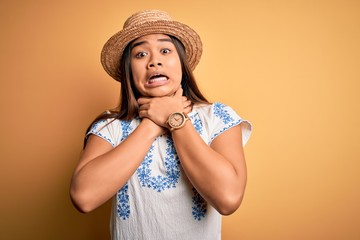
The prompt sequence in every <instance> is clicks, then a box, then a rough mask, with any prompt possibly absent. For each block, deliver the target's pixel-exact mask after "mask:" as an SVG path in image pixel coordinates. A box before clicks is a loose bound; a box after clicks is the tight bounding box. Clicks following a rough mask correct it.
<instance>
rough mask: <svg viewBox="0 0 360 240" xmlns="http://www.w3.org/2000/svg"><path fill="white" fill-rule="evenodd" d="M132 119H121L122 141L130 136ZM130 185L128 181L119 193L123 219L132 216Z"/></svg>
mask: <svg viewBox="0 0 360 240" xmlns="http://www.w3.org/2000/svg"><path fill="white" fill-rule="evenodd" d="M130 124H131V121H120V126H121V131H122V133H123V135H122V138H121V141H123V140H124V139H125V138H127V137H128V136H129V134H130V133H131V131H132V130H133V128H132V127H131V126H130ZM128 190H129V185H128V183H126V184H125V185H124V186H123V187H122V188H121V189H120V190H119V191H118V193H117V214H118V216H119V217H120V218H121V219H122V220H126V219H128V218H129V216H130V204H129V193H128Z"/></svg>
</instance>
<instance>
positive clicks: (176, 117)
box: [166, 112, 189, 131]
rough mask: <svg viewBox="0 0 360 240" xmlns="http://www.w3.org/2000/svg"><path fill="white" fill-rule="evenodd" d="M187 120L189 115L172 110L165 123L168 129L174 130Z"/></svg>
mask: <svg viewBox="0 0 360 240" xmlns="http://www.w3.org/2000/svg"><path fill="white" fill-rule="evenodd" d="M187 120H189V117H188V116H187V114H186V113H183V112H174V113H172V114H170V116H169V118H168V120H167V121H166V123H167V124H168V125H169V127H170V131H174V130H175V129H179V128H182V127H183V126H184V125H185V123H186V121H187Z"/></svg>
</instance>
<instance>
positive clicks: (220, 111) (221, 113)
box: [214, 102, 234, 124]
mask: <svg viewBox="0 0 360 240" xmlns="http://www.w3.org/2000/svg"><path fill="white" fill-rule="evenodd" d="M225 107H226V106H225V105H224V104H222V103H219V102H217V103H214V114H215V116H217V117H218V118H220V119H221V120H222V121H223V122H224V123H225V124H228V123H229V122H232V121H234V119H233V118H232V117H231V115H230V114H229V112H228V111H227V110H226V109H225Z"/></svg>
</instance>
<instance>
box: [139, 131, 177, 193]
mask: <svg viewBox="0 0 360 240" xmlns="http://www.w3.org/2000/svg"><path fill="white" fill-rule="evenodd" d="M166 145H167V148H166V157H165V161H164V165H165V168H166V171H165V176H161V175H158V176H151V168H150V164H151V163H152V158H153V150H154V145H153V146H151V148H150V150H149V152H148V153H147V155H146V156H145V159H144V161H143V162H142V163H141V165H140V167H139V168H138V169H137V170H136V174H137V176H138V178H139V181H140V184H141V186H142V187H148V188H152V189H153V190H155V191H157V192H162V191H164V190H165V189H169V188H175V187H176V183H178V180H179V178H180V160H179V157H178V156H177V154H176V151H175V146H174V143H173V140H172V138H171V137H170V135H169V136H168V137H167V139H166Z"/></svg>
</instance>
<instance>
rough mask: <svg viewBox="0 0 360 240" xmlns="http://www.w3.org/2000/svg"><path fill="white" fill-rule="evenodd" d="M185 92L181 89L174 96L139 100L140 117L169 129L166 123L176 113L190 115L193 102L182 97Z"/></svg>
mask: <svg viewBox="0 0 360 240" xmlns="http://www.w3.org/2000/svg"><path fill="white" fill-rule="evenodd" d="M182 93H183V90H182V88H181V87H180V88H179V89H178V90H177V91H176V92H175V94H174V95H173V96H164V97H154V98H144V97H142V98H139V99H138V104H139V116H140V118H142V119H145V118H148V119H150V120H151V121H153V122H154V123H156V124H157V125H158V126H161V127H165V128H166V127H167V126H166V121H167V119H168V117H169V116H170V114H172V113H174V112H184V113H189V112H190V111H191V101H190V100H188V99H187V98H186V97H185V96H182Z"/></svg>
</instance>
